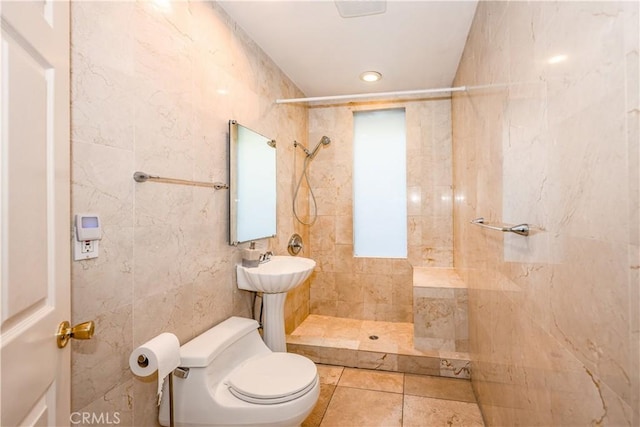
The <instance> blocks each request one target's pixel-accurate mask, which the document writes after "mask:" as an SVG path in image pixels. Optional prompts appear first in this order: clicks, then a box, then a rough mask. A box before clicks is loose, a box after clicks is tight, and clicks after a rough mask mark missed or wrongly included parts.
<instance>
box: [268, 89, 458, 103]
mask: <svg viewBox="0 0 640 427" xmlns="http://www.w3.org/2000/svg"><path fill="white" fill-rule="evenodd" d="M465 90H467V87H466V86H458V87H445V88H438V89H419V90H402V91H397V92H378V93H375V92H374V93H356V94H352V95H334V96H314V97H310V98H288V99H287V98H285V99H276V104H292V103H298V102H314V101H343V100H347V99H361V98H380V97H387V96H405V95H428V94H433V93H447V92H462V91H465Z"/></svg>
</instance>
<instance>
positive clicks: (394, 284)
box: [309, 99, 453, 322]
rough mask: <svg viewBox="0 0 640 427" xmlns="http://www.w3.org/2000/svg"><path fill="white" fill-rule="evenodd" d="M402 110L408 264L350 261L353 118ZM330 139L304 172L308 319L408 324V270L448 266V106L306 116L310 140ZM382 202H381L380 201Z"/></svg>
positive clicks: (420, 104) (362, 106)
mask: <svg viewBox="0 0 640 427" xmlns="http://www.w3.org/2000/svg"><path fill="white" fill-rule="evenodd" d="M385 108H405V111H406V125H407V197H408V200H407V227H408V242H407V244H408V258H407V259H406V260H404V259H383V258H356V257H354V256H353V216H352V212H353V210H352V170H353V145H352V141H353V112H354V111H361V110H373V109H385ZM322 135H327V136H329V137H330V138H331V141H332V143H331V145H330V146H328V147H326V148H324V149H323V150H322V151H321V152H320V153H319V154H318V155H317V156H316V157H315V159H314V161H313V162H312V163H311V166H310V179H311V186H312V188H313V191H314V193H315V196H316V199H317V204H318V219H317V221H316V223H315V224H314V225H313V226H311V227H310V242H311V253H312V255H313V258H314V259H315V260H316V261H317V262H318V267H317V268H316V271H315V273H314V275H313V276H312V277H311V292H310V298H311V308H310V310H311V312H312V313H315V314H322V315H328V316H338V317H347V318H355V319H364V320H383V321H396V322H411V321H412V317H413V314H412V313H413V306H412V292H413V289H412V270H411V267H412V266H436V267H450V266H452V263H453V238H452V227H453V225H452V215H451V213H452V184H451V183H452V172H451V168H452V166H451V103H450V100H449V99H430V100H418V101H412V102H397V103H358V104H349V105H341V106H322V107H313V108H310V109H309V140H310V141H311V142H312V143H314V142H315V141H317V140H319V139H320V138H321V137H322ZM381 197H384V195H381Z"/></svg>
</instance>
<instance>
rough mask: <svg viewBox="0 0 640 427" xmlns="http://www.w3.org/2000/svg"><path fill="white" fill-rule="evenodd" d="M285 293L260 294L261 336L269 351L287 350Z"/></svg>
mask: <svg viewBox="0 0 640 427" xmlns="http://www.w3.org/2000/svg"><path fill="white" fill-rule="evenodd" d="M286 299H287V293H286V292H281V293H277V294H267V293H264V294H262V316H263V317H262V332H263V335H262V338H263V339H264V343H265V344H266V345H267V347H269V348H270V349H271V351H280V352H285V353H286V351H287V342H286V338H285V333H284V302H285V301H286Z"/></svg>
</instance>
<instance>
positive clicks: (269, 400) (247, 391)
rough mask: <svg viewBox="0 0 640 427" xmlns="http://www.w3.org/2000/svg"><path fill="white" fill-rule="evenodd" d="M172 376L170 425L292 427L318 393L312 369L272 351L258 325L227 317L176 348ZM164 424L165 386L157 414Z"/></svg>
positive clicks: (292, 356) (166, 419)
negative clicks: (176, 366)
mask: <svg viewBox="0 0 640 427" xmlns="http://www.w3.org/2000/svg"><path fill="white" fill-rule="evenodd" d="M180 359H181V362H180V368H179V369H181V368H182V370H188V374H187V376H186V378H180V377H179V376H177V375H175V374H174V376H173V417H174V423H175V426H240V425H244V426H264V427H267V426H273V427H279V426H282V427H289V426H298V425H300V424H301V423H302V421H304V419H305V418H306V417H307V416H308V415H309V413H311V410H312V409H313V407H314V406H315V404H316V402H317V400H318V396H319V394H320V382H319V380H318V371H317V369H316V365H315V364H314V363H313V362H312V361H311V360H309V359H307V358H306V357H303V356H300V355H297V354H293V353H278V352H272V351H271V350H270V349H269V348H268V347H267V346H266V345H265V344H264V342H263V341H262V338H261V337H260V334H259V333H258V322H256V321H255V320H251V319H245V318H242V317H231V318H229V319H227V320H225V321H224V322H222V323H220V324H218V325H216V326H214V327H213V328H211V329H209V330H208V331H206V332H205V333H203V334H201V335H199V336H197V337H195V338H194V339H192V340H191V341H189V342H188V343H186V344H185V345H183V346H182V347H180ZM159 421H160V424H161V425H163V426H168V425H169V388H168V381H165V384H164V389H163V394H162V402H161V404H160V414H159Z"/></svg>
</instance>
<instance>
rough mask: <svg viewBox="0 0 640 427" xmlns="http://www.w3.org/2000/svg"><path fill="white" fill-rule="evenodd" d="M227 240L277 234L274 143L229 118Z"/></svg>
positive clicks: (257, 237) (242, 240)
mask: <svg viewBox="0 0 640 427" xmlns="http://www.w3.org/2000/svg"><path fill="white" fill-rule="evenodd" d="M229 174H230V176H229V211H230V212H229V218H230V227H229V243H230V244H231V245H237V244H238V243H242V242H248V241H251V240H257V239H263V238H265V237H274V236H275V235H276V142H275V141H274V140H272V139H269V138H267V137H265V136H262V135H260V134H259V133H257V132H254V131H252V130H251V129H249V128H247V127H244V126H242V125H240V124H238V122H236V121H235V120H230V121H229Z"/></svg>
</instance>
